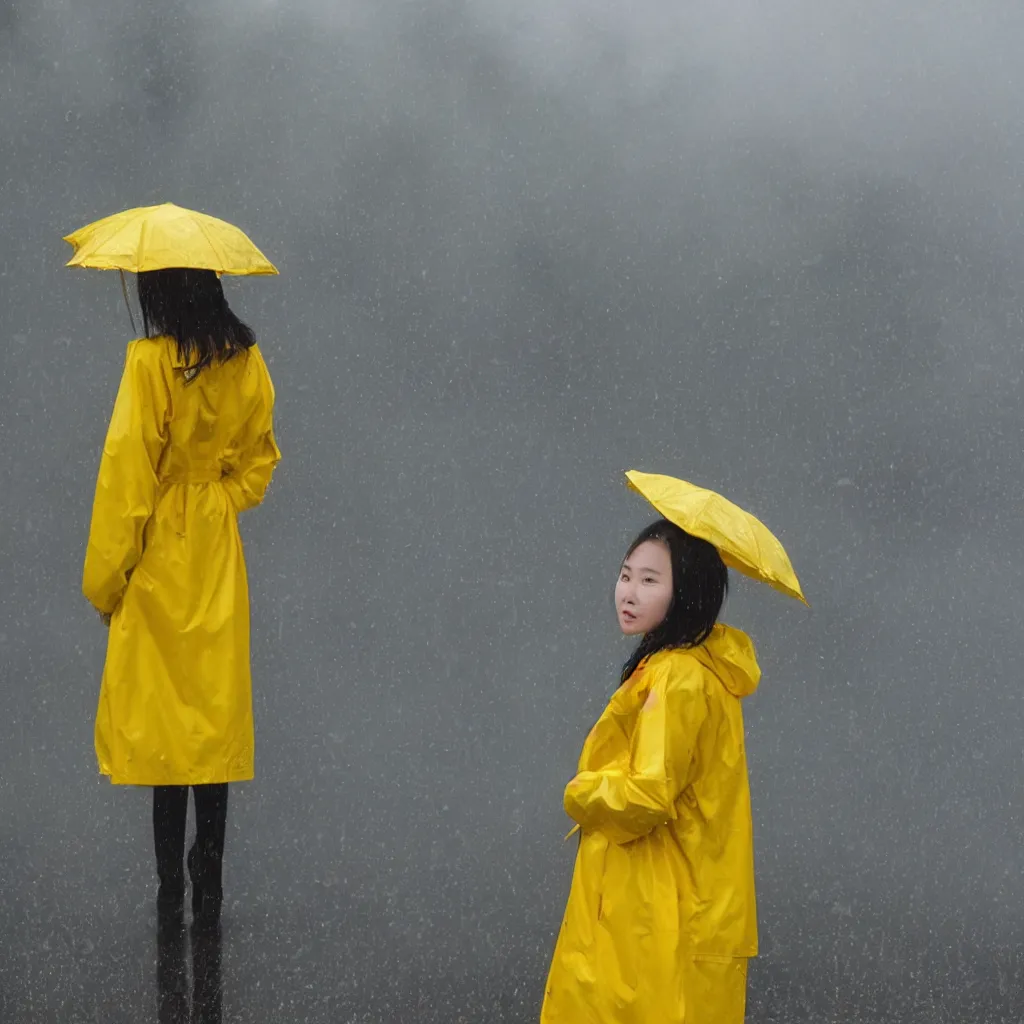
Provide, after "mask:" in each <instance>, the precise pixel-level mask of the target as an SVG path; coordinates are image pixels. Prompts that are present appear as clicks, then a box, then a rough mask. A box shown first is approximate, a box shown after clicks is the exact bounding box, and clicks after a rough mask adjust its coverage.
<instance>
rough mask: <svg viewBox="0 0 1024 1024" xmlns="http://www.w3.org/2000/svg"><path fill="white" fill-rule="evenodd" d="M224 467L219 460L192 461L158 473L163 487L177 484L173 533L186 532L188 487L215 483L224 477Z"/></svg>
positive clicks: (183, 533) (181, 535)
mask: <svg viewBox="0 0 1024 1024" xmlns="http://www.w3.org/2000/svg"><path fill="white" fill-rule="evenodd" d="M224 476H225V472H224V467H223V466H222V465H221V464H220V463H219V462H192V463H189V464H188V465H183V466H172V467H168V468H167V469H165V470H164V471H163V472H162V473H161V474H160V483H161V484H163V486H164V487H171V486H173V485H175V484H177V485H179V491H178V500H177V502H176V503H175V504H176V505H177V508H176V510H175V511H176V513H177V514H176V515H175V519H176V520H177V521H176V522H175V524H174V530H175V533H177V534H178V536H179V537H184V536H185V532H186V525H185V518H186V513H187V511H188V488H189V486H190V485H194V484H216V483H220V481H221V480H223V479H224Z"/></svg>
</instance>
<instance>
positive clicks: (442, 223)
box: [0, 0, 1024, 1024]
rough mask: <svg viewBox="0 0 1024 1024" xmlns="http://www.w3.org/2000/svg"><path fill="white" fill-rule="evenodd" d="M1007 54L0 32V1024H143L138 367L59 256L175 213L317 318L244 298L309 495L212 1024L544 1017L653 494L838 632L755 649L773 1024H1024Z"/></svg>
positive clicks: (436, 7) (452, 37)
mask: <svg viewBox="0 0 1024 1024" xmlns="http://www.w3.org/2000/svg"><path fill="white" fill-rule="evenodd" d="M1022 39H1024V12H1022V11H1021V10H1020V9H1019V8H1018V7H1017V6H1016V5H1011V4H1000V3H996V2H986V0H979V2H976V3H962V4H957V5H953V4H944V3H938V4H936V3H925V2H924V0H914V2H897V3H881V2H875V0H859V2H858V3H857V4H855V5H853V4H850V5H835V4H830V3H820V2H814V0H789V2H785V0H780V2H776V3H773V4H770V5H765V4H758V3H755V2H753V0H737V2H733V3H729V4H723V3H715V2H712V0H695V2H692V3H668V2H666V0H660V2H645V0H636V2H634V3H632V4H620V3H611V2H608V0H589V2H583V0H563V2H561V3H558V4H551V3H545V2H541V0H520V2H518V3H516V4H508V3H502V2H498V0H472V2H462V3H458V2H443V0H421V2H417V3H390V4H371V3H368V2H364V3H351V2H343V0H342V2H338V0H334V2H327V0H323V2H319V3H314V2H306V3H301V2H299V3H293V4H288V5H285V4H279V3H274V2H262V3H259V2H254V3H246V4H243V3H238V2H205V3H198V2H194V3H193V2H184V0H162V2H161V3H160V4H158V5H150V6H148V7H147V6H146V5H140V4H138V3H131V2H128V0H111V2H105V3H100V2H95V0H89V2H86V0H79V2H76V3H74V4H72V3H70V2H68V0H63V2H58V0H49V2H40V3H28V2H15V3H9V2H8V3H5V4H4V5H3V6H2V7H0V96H2V102H0V129H2V140H3V145H2V153H3V174H2V175H0V197H2V198H0V217H2V220H0V431H2V436H3V444H2V446H0V480H2V484H0V612H2V615H0V651H2V691H0V893H2V903H0V936H2V938H0V1019H2V1020H3V1021H4V1022H5V1024H6V1022H12V1024H14V1022H16V1024H21V1022H28V1021H33V1022H35V1021H51V1020H52V1021H64V1022H78V1021H83V1022H84V1021H93V1020H103V1021H107V1022H121V1021H124V1022H129V1021H130V1022H133V1024H134V1022H137V1021H143V1020H149V1019H155V1016H154V1015H155V1000H154V994H153V970H154V967H153V965H154V962H155V961H154V955H155V954H154V945H153V943H154V939H153V909H152V902H153V897H154V893H155V878H154V870H153V864H152V853H151V849H150V842H151V840H150V832H149V829H150V825H149V813H150V811H149V795H148V792H147V791H144V790H133V789H121V788H114V787H111V786H110V785H108V784H107V783H106V782H105V781H100V780H99V779H98V777H97V775H96V771H95V759H94V755H93V751H92V722H93V714H94V710H95V702H96V696H97V692H98V685H99V676H100V670H101V665H102V658H103V644H104V632H103V629H102V627H101V626H100V624H99V623H98V622H97V621H96V618H95V616H94V614H93V613H92V612H91V610H90V608H89V607H88V606H87V605H86V603H85V601H84V599H83V598H81V596H80V591H79V585H80V573H81V562H82V556H83V553H84V544H85V538H86V532H87V528H88V519H89V513H90V508H91V500H92V489H93V484H94V478H95V471H96V466H97V462H98V457H99V449H100V445H101V443H102V437H103V433H104V431H105V428H106V422H107V417H108V415H109V412H110V407H111V404H112V402H113V397H114V392H115V389H116V385H117V380H118V376H119V374H120V369H121V363H122V359H123V353H124V345H125V344H126V342H127V341H128V340H129V338H130V337H131V332H130V328H129V324H128V321H127V315H126V313H125V310H124V306H123V302H122V299H121V295H120V287H119V283H118V280H117V277H116V275H113V274H101V273H97V272H83V271H76V272H73V271H71V270H66V269H65V268H64V267H63V264H64V262H65V261H66V260H67V259H68V258H69V257H70V248H69V247H68V246H67V245H66V244H65V243H63V242H62V241H61V236H62V235H63V234H66V233H67V232H68V231H70V230H73V229H74V228H77V227H80V226H81V225H83V224H85V223H87V222H88V221H91V220H93V219H95V218H97V217H100V216H104V215H106V214H109V213H113V212H115V211H117V210H120V209H123V208H125V207H129V206H134V205H140V204H145V203H151V202H161V201H166V200H171V201H174V202H177V203H179V204H182V205H187V206H194V207H198V208H200V209H203V210H205V211H207V212H210V213H213V214H215V215H217V216H221V217H224V218H226V219H228V220H231V221H234V222H235V223H238V224H239V225H241V226H242V227H243V228H244V229H245V230H246V231H247V232H249V234H250V235H251V236H252V237H253V238H254V240H255V241H256V242H257V244H258V245H260V246H261V248H263V249H264V251H265V252H266V253H267V254H268V256H270V258H271V259H273V260H274V261H275V262H276V263H277V265H278V267H279V268H280V270H281V276H280V277H279V278H274V279H263V280H254V281H235V280H229V281H227V282H226V289H227V291H228V295H229V298H230V300H231V301H232V303H233V305H234V306H235V308H236V309H237V310H238V311H239V313H240V314H241V315H242V316H243V317H244V318H245V319H246V320H247V321H249V322H250V323H251V324H252V325H253V326H254V327H255V329H256V331H257V334H258V336H259V337H260V339H261V343H262V346H263V348H264V351H265V353H266V354H267V356H268V358H269V360H270V366H271V372H272V373H273V375H274V379H275V383H276V385H277V390H278V409H277V425H278V434H279V441H280V444H281V446H282V448H283V450H284V454H285V458H284V461H283V463H282V464H281V467H280V469H279V472H278V475H277V476H276V478H275V481H274V484H273V487H272V490H271V493H270V496H269V498H268V501H267V503H266V505H265V506H264V507H263V508H262V509H260V510H258V511H256V512H254V513H252V514H250V515H247V516H246V518H245V521H244V524H243V532H244V535H245V538H246V542H247V552H248V558H249V568H250V576H251V587H252V606H253V664H254V681H255V699H256V712H257V779H256V781H255V782H254V783H252V784H248V785H244V786H237V787H234V788H233V790H232V795H231V801H232V802H231V808H230V816H229V833H228V854H227V867H226V886H227V900H228V902H227V906H226V909H225V922H224V938H223V986H224V1016H225V1020H231V1021H235V1020H237V1021H250V1020H253V1021H260V1022H261V1024H270V1022H274V1021H297V1020H304V1021H306V1020H308V1021H346V1022H356V1021H382V1022H391V1021H406V1020H409V1021H411V1020H416V1021H421V1022H432V1021H437V1022H446V1024H451V1022H457V1021H472V1022H476V1021H508V1022H528V1021H534V1020H536V1018H537V1013H538V1010H539V1005H540V999H541V994H542V990H543V984H544V978H545V972H546V970H547V966H548V961H549V957H550V952H551V947H552V943H553V939H554V935H555V932H556V930H557V927H558V924H559V921H560V915H561V912H562V908H563V905H564V900H565V897H566V895H567V892H568V885H569V879H570V874H571V869H572V857H573V852H574V847H573V845H572V844H563V843H562V838H563V836H564V834H565V832H566V831H567V830H568V827H569V822H568V821H567V819H565V817H564V816H563V814H562V811H561V791H562V787H563V785H564V783H565V782H566V780H567V779H568V778H569V777H570V776H571V774H572V772H573V769H574V765H575V759H576V757H577V754H578V751H579V748H580V745H581V743H582V741H583V738H584V736H585V734H586V731H587V729H588V728H589V726H590V725H591V723H592V722H593V720H594V719H595V717H596V716H597V714H598V713H599V712H600V710H601V708H602V707H603V704H604V701H605V700H606V698H607V697H608V695H609V694H610V692H611V691H612V689H613V688H614V686H615V679H616V675H617V671H618V667H619V666H620V665H621V663H622V661H623V660H624V659H625V657H626V656H627V654H628V650H629V648H628V646H627V645H626V644H625V642H624V641H623V640H622V639H621V638H619V637H617V636H616V630H615V625H614V620H613V617H612V614H611V605H610V588H611V586H612V583H613V580H614V573H615V570H616V568H617V564H618V559H619V558H620V557H621V555H622V552H623V550H624V548H625V546H626V544H627V542H628V540H629V539H630V537H631V536H632V534H633V533H635V532H636V531H637V530H638V529H639V528H641V527H642V526H643V525H645V524H646V523H647V522H648V521H649V520H650V519H651V518H653V514H652V513H651V512H650V511H649V510H648V508H647V506H645V505H644V504H643V502H642V501H641V500H640V499H639V498H638V497H636V496H634V495H631V494H629V493H628V492H627V491H626V489H625V487H624V485H623V481H622V477H621V474H622V472H623V471H624V470H626V469H629V468H636V469H642V470H646V471H651V472H666V473H671V474H674V475H678V476H683V477H685V478H688V479H692V480H695V481H698V482H701V483H703V484H705V485H708V486H712V487H715V488H718V489H720V490H722V491H724V492H725V493H727V494H728V495H729V496H730V497H732V498H733V499H734V500H735V501H737V502H739V503H741V504H743V505H745V506H746V507H747V508H749V509H750V510H751V511H753V512H754V513H755V514H757V515H759V516H760V517H761V518H762V519H763V520H764V521H765V522H766V523H767V524H768V525H769V527H770V528H772V529H773V530H774V531H775V532H776V533H777V534H778V536H779V537H780V538H781V539H782V541H783V543H784V544H785V545H786V546H787V548H788V550H789V552H790V554H791V556H792V558H793V561H794V563H795V566H796V568H797V571H798V572H799V574H800V576H801V579H802V581H803V583H804V586H805V589H806V592H807V594H808V597H809V600H810V602H811V605H812V609H811V610H810V611H806V610H804V609H802V608H801V607H800V606H799V605H798V604H796V603H795V602H791V601H787V600H786V599H785V598H782V597H781V596H778V595H776V594H774V593H773V592H771V591H769V590H768V589H767V588H764V587H758V586H756V585H754V584H752V583H749V582H748V581H746V580H743V579H735V580H734V592H733V595H732V597H731V599H730V603H729V607H728V614H727V618H728V620H729V621H731V622H732V623H733V624H735V625H737V626H740V627H742V628H744V629H746V630H748V631H749V632H750V633H751V634H752V635H753V637H754V639H755V641H756V643H757V645H758V650H759V653H760V657H761V660H762V665H763V669H764V680H763V683H762V688H761V690H760V691H759V693H758V694H757V695H756V696H755V697H754V698H752V699H751V700H749V701H748V702H747V704H746V715H747V730H748V735H749V751H750V763H751V781H752V787H753V795H754V803H755V818H756V832H757V867H758V895H759V912H760V913H759V917H760V926H761V935H762V953H763V955H762V956H761V957H760V958H759V959H758V960H757V961H755V962H754V963H753V964H752V968H751V981H750V1013H749V1019H750V1020H752V1021H779V1022H783V1021H784V1022H801V1021H814V1022H821V1021H836V1022H838V1021H842V1022H860V1021H864V1022H878V1021H900V1022H928V1024H934V1022H938V1021H972V1022H993V1021H1009V1020H1017V1019H1018V1018H1019V1014H1020V1007H1021V1005H1022V1000H1024V991H1022V988H1024V970H1022V959H1021V943H1022V927H1021V919H1020V913H1019V908H1020V905H1021V899H1022V897H1024V880H1022V878H1021V870H1020V869H1021V859H1022V858H1021V853H1020V849H1021V831H1022V826H1021V815H1022V810H1024V806H1022V805H1024V796H1022V787H1021V785H1020V778H1021V771H1022V768H1024V764H1022V761H1024V755H1022V746H1024V744H1022V696H1021V690H1022V679H1021V674H1020V667H1019V639H1018V638H1019V616H1020V612H1019V608H1020V601H1021V595H1022V588H1024V539H1022V538H1021V533H1020V529H1019V523H1020V518H1021V515H1020V509H1021V499H1022V473H1021V455H1022V440H1024V437H1022V434H1024V414H1022V412H1021V409H1020V403H1019V399H1018V394H1019V391H1020V384H1021V371H1022V364H1024V359H1022V356H1021V352H1020V336H1021V306H1020V298H1019V289H1018V281H1019V280H1020V279H1021V274H1022V270H1024V266H1022V263H1024V260H1022V256H1024V242H1022V236H1021V210H1022V188H1021V166H1022V160H1024V138H1022V127H1021V126H1022V123H1024V121H1022V109H1021V108H1022V103H1021V89H1022V80H1021V72H1020V70H1019V68H1020V52H1021V42H1022Z"/></svg>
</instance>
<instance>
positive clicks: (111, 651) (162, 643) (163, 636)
mask: <svg viewBox="0 0 1024 1024" xmlns="http://www.w3.org/2000/svg"><path fill="white" fill-rule="evenodd" d="M273 407H274V388H273V384H272V383H271V380H270V374H269V373H268V372H267V367H266V364H265V363H264V361H263V357H262V355H261V354H260V352H259V349H258V348H257V347H255V346H254V347H252V348H250V349H249V350H248V351H247V352H243V353H239V354H238V355H235V356H234V357H232V358H231V359H229V360H228V361H227V362H225V363H218V362H214V363H213V364H212V365H211V366H207V367H206V368H204V369H203V370H201V371H200V372H199V373H198V374H196V373H195V372H194V371H191V370H187V369H186V367H185V366H184V365H183V364H182V362H181V360H180V359H179V357H178V353H177V347H176V345H175V343H174V341H173V339H171V338H141V339H139V340H137V341H133V342H131V344H129V346H128V354H127V358H126V360H125V367H124V374H123V376H122V378H121V386H120V388H119V390H118V393H117V400H116V402H115V404H114V411H113V415H112V416H111V420H110V427H109V430H108V432H107V438H106V442H105V444H104V446H103V457H102V460H101V462H100V469H99V477H98V479H97V483H96V497H95V501H94V503H93V512H92V526H91V528H90V531H89V545H88V549H87V552H86V556H85V571H84V574H83V583H82V589H83V591H84V592H85V596H86V597H87V598H88V599H89V600H90V601H91V602H92V604H93V605H94V606H95V607H96V608H97V609H98V610H99V611H100V612H104V613H112V620H111V623H110V636H109V640H108V644H107V660H106V666H105V668H104V671H103V683H102V687H101V689H100V700H99V709H98V711H97V714H96V755H97V757H98V759H99V768H100V772H101V773H102V774H104V775H109V776H110V781H111V782H114V783H125V784H128V785H141V786H156V785H197V784H202V783H213V782H236V781H240V780H243V779H251V778H252V775H253V722H252V685H251V679H250V675H249V594H248V583H247V579H246V573H245V560H244V557H243V554H242V541H241V537H240V536H239V533H238V513H239V512H241V511H243V510H244V509H248V508H252V507H253V506H254V505H258V504H259V503H260V502H261V501H262V500H263V496H264V493H265V492H266V490H267V485H268V484H269V483H270V477H271V474H272V473H273V470H274V466H275V465H276V464H277V462H278V460H279V459H280V457H281V453H280V451H279V450H278V447H277V444H276V443H275V441H274V432H273V425H272V416H273Z"/></svg>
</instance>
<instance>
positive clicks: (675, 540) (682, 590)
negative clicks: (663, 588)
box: [622, 519, 729, 682]
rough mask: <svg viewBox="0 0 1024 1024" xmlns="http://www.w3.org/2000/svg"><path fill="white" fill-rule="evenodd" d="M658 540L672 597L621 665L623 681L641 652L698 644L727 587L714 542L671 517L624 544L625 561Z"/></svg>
mask: <svg viewBox="0 0 1024 1024" xmlns="http://www.w3.org/2000/svg"><path fill="white" fill-rule="evenodd" d="M649 540H655V541H660V542H661V543H662V544H664V545H665V546H666V547H667V548H668V552H669V557H670V559H671V562H672V601H671V603H670V604H669V606H668V611H667V612H666V613H665V618H664V619H662V621H661V623H660V624H659V625H658V626H656V627H655V628H654V629H652V630H651V631H650V632H649V633H646V634H644V637H643V639H642V640H641V641H640V643H639V644H638V645H637V648H636V650H635V651H633V653H632V655H631V656H630V659H629V661H627V662H626V664H625V665H624V666H623V667H622V682H625V681H626V680H627V679H628V678H629V677H630V676H631V675H632V674H633V673H634V672H635V671H636V668H637V666H638V665H639V664H640V662H641V661H643V660H644V658H647V657H650V655H652V654H655V653H657V652H658V651H661V650H664V649H665V648H666V647H699V646H700V645H701V644H702V643H704V641H705V640H707V638H708V637H709V636H710V635H711V630H712V629H713V628H714V625H715V623H716V622H717V621H718V615H719V613H720V612H721V610H722V604H723V603H724V602H725V595H726V594H727V593H728V590H729V570H728V569H726V567H725V563H724V562H723V561H722V556H721V555H720V554H719V553H718V551H717V549H716V548H715V546H714V545H713V544H709V543H708V542H707V541H706V540H701V539H700V538H699V537H694V536H692V535H691V534H689V533H687V532H686V531H685V530H682V529H680V528H679V527H678V526H676V525H675V523H671V522H669V521H668V520H667V519H659V520H658V521H657V522H656V523H651V525H650V526H648V527H647V529H645V530H644V531H643V532H642V533H641V534H640V536H639V537H637V538H636V540H634V541H633V543H632V544H631V545H630V546H629V550H628V551H627V552H626V557H625V558H623V560H622V561H623V562H626V561H627V559H628V558H629V556H630V555H631V554H633V552H634V551H636V549H637V548H638V547H640V545H641V544H643V543H644V542H645V541H649Z"/></svg>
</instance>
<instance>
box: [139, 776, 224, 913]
mask: <svg viewBox="0 0 1024 1024" xmlns="http://www.w3.org/2000/svg"><path fill="white" fill-rule="evenodd" d="M192 792H193V794H194V795H195V801H196V841H195V843H194V844H193V846H192V850H191V851H190V853H189V874H190V875H191V877H192V884H193V885H194V886H196V887H198V888H201V889H202V890H203V891H204V892H205V893H206V894H207V895H209V896H211V897H214V898H219V897H220V896H221V894H222V892H223V888H222V886H221V867H222V864H223V861H224V829H225V826H226V824H227V818H228V786H227V783H226V782H224V783H215V784H213V785H209V786H193V787H192ZM187 817H188V786H154V787H153V838H154V840H155V843H156V870H157V875H158V876H159V878H160V885H161V888H165V889H166V890H167V891H169V892H174V891H175V890H179V889H182V888H183V887H184V882H185V875H184V866H183V863H182V862H183V860H184V857H185V820H186V818H187Z"/></svg>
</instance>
